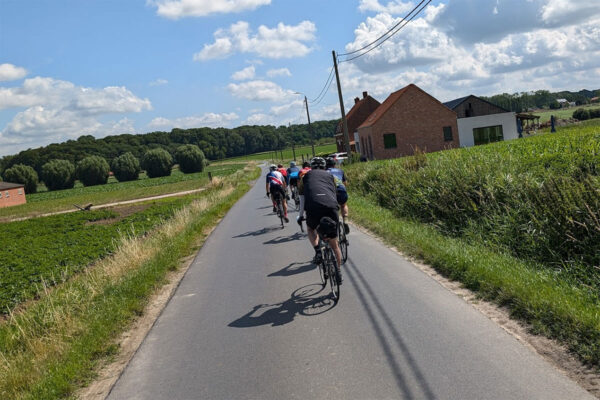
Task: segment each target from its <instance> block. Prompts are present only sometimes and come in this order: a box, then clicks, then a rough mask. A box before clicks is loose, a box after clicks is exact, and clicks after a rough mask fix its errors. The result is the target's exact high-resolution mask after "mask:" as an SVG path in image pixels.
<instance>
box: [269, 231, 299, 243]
mask: <svg viewBox="0 0 600 400" xmlns="http://www.w3.org/2000/svg"><path fill="white" fill-rule="evenodd" d="M305 237H306V234H305V233H301V232H296V233H294V234H293V235H291V236H278V237H276V238H273V239H271V240H267V241H266V242H263V244H280V243H286V242H291V241H293V240H302V239H304V238H305Z"/></svg>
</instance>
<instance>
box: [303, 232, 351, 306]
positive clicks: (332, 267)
mask: <svg viewBox="0 0 600 400" xmlns="http://www.w3.org/2000/svg"><path fill="white" fill-rule="evenodd" d="M302 221H303V220H300V222H299V224H300V229H301V230H302V232H304V228H303V227H302ZM319 249H320V250H319V251H320V252H321V254H320V255H321V257H320V261H319V262H318V263H317V264H316V265H317V269H318V270H319V276H320V277H321V285H322V286H323V287H325V286H327V281H329V286H330V289H331V296H332V297H333V301H334V302H336V303H337V302H338V301H339V300H340V285H339V282H338V280H337V278H336V271H338V265H337V259H336V258H335V253H334V251H333V249H332V248H331V246H329V242H328V241H324V240H322V239H321V238H320V236H319ZM339 273H340V277H341V273H342V271H341V270H340V271H339Z"/></svg>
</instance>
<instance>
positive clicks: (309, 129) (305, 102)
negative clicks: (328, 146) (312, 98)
mask: <svg viewBox="0 0 600 400" xmlns="http://www.w3.org/2000/svg"><path fill="white" fill-rule="evenodd" d="M304 104H305V105H306V117H307V118H308V133H309V134H310V146H311V147H312V154H313V157H314V156H315V137H314V136H313V133H312V127H311V126H310V114H309V113H308V100H306V96H304Z"/></svg>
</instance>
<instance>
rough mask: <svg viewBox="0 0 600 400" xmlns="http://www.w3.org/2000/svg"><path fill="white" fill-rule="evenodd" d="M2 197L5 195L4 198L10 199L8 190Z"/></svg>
mask: <svg viewBox="0 0 600 400" xmlns="http://www.w3.org/2000/svg"><path fill="white" fill-rule="evenodd" d="M4 195H5V197H6V198H9V197H10V193H9V192H8V190H7V191H6V193H4Z"/></svg>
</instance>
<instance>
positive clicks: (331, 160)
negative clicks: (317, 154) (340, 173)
mask: <svg viewBox="0 0 600 400" xmlns="http://www.w3.org/2000/svg"><path fill="white" fill-rule="evenodd" d="M325 165H327V168H333V167H335V159H334V158H333V157H327V158H326V159H325Z"/></svg>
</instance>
